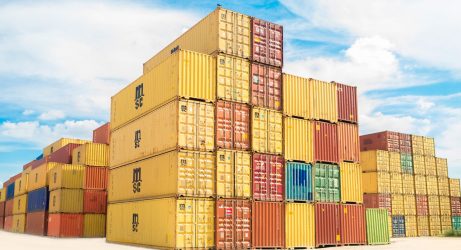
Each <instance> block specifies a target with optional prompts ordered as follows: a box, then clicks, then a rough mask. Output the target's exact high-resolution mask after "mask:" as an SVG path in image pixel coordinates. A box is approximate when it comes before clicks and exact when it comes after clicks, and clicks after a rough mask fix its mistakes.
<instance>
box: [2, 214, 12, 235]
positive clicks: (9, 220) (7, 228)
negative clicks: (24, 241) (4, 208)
mask: <svg viewBox="0 0 461 250" xmlns="http://www.w3.org/2000/svg"><path fill="white" fill-rule="evenodd" d="M12 227H13V216H6V217H5V224H4V225H3V228H4V229H5V231H8V232H11V229H12Z"/></svg>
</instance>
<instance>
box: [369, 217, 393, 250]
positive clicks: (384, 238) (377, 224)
mask: <svg viewBox="0 0 461 250" xmlns="http://www.w3.org/2000/svg"><path fill="white" fill-rule="evenodd" d="M366 216H367V218H366V219H367V240H368V245H384V244H389V243H390V239H389V238H390V237H389V227H388V223H389V222H388V220H389V217H388V214H387V210H386V209H381V208H368V209H367V210H366Z"/></svg>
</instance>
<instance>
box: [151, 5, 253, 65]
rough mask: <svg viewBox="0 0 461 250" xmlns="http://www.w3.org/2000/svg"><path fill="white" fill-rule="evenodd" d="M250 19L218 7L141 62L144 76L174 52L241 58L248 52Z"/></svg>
mask: <svg viewBox="0 0 461 250" xmlns="http://www.w3.org/2000/svg"><path fill="white" fill-rule="evenodd" d="M250 42H251V26H250V17H249V16H247V15H243V14H240V13H237V12H234V11H230V10H227V9H224V8H221V7H218V8H217V9H216V10H215V11H213V12H211V13H210V14H209V15H208V16H206V17H205V18H204V19H202V20H201V21H200V22H198V23H197V24H196V25H194V26H193V27H192V28H190V29H189V30H187V31H186V32H184V33H183V34H182V35H181V36H180V37H178V38H177V39H176V40H175V41H173V42H172V43H170V44H169V45H168V46H166V47H165V48H164V49H163V50H161V51H160V52H158V53H157V54H156V55H155V56H153V57H152V58H151V59H149V60H148V61H147V62H145V63H144V67H143V71H144V74H145V73H147V72H149V71H150V70H152V69H153V68H154V67H155V66H156V65H158V64H159V63H161V62H163V61H164V60H165V59H166V58H167V57H168V56H169V55H170V54H171V53H174V52H175V51H176V50H178V49H186V50H192V51H197V52H200V53H205V54H213V53H217V52H223V53H225V54H228V55H234V56H238V57H242V58H249V57H250V53H251V43H250Z"/></svg>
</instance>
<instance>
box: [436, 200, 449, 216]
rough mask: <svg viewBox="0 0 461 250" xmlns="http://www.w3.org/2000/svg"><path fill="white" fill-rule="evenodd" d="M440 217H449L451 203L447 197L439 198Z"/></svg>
mask: <svg viewBox="0 0 461 250" xmlns="http://www.w3.org/2000/svg"><path fill="white" fill-rule="evenodd" d="M439 204H440V215H448V216H451V201H450V197H449V196H439Z"/></svg>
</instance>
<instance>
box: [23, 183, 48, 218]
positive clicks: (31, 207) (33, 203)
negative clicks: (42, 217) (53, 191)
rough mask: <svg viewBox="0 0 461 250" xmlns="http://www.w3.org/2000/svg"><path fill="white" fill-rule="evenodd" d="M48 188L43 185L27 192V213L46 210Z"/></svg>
mask: <svg viewBox="0 0 461 250" xmlns="http://www.w3.org/2000/svg"><path fill="white" fill-rule="evenodd" d="M49 195H50V194H49V193H48V188H47V187H43V188H40V189H37V190H34V191H32V192H30V193H28V194H27V213H32V212H37V211H48V203H49V202H48V199H49Z"/></svg>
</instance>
